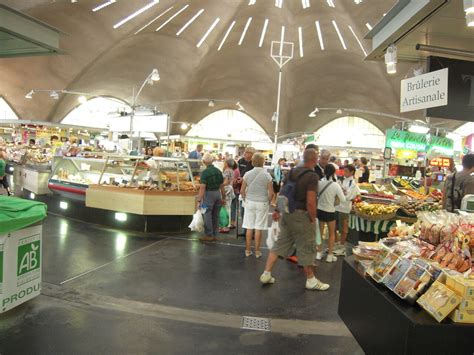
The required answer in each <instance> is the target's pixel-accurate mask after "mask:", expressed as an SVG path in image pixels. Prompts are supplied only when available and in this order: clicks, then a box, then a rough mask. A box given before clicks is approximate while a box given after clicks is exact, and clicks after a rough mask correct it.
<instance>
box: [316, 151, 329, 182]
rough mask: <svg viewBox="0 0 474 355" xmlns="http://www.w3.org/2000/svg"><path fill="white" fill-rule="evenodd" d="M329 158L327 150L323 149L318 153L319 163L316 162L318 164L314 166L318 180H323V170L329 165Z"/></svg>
mask: <svg viewBox="0 0 474 355" xmlns="http://www.w3.org/2000/svg"><path fill="white" fill-rule="evenodd" d="M330 157H331V152H330V151H329V150H327V149H323V150H321V152H320V153H319V161H318V164H317V165H316V167H315V168H314V171H315V172H316V174H318V176H319V180H321V179H323V178H324V176H325V174H324V169H325V168H326V166H327V165H328V164H329V158H330Z"/></svg>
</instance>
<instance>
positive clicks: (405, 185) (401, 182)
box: [393, 177, 412, 189]
mask: <svg viewBox="0 0 474 355" xmlns="http://www.w3.org/2000/svg"><path fill="white" fill-rule="evenodd" d="M393 184H394V185H395V187H396V188H399V189H400V188H401V189H411V188H412V187H411V185H410V182H409V181H408V180H405V179H402V178H401V177H396V178H394V179H393Z"/></svg>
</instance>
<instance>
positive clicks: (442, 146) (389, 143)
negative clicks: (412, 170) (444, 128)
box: [385, 129, 454, 156]
mask: <svg viewBox="0 0 474 355" xmlns="http://www.w3.org/2000/svg"><path fill="white" fill-rule="evenodd" d="M385 147H387V148H392V149H407V150H416V151H418V152H428V151H429V150H435V151H437V152H439V153H441V154H444V155H446V156H452V155H453V154H454V142H453V140H452V139H449V138H443V137H437V136H429V135H426V134H419V133H412V132H407V131H400V130H398V129H388V130H387V134H386V140H385Z"/></svg>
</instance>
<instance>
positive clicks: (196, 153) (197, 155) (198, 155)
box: [188, 144, 203, 176]
mask: <svg viewBox="0 0 474 355" xmlns="http://www.w3.org/2000/svg"><path fill="white" fill-rule="evenodd" d="M202 150H203V145H202V144H198V145H197V146H196V149H195V150H193V151H192V152H190V153H189V155H188V159H193V160H201V159H202ZM189 165H190V166H191V169H192V170H193V176H199V163H197V162H191V163H189Z"/></svg>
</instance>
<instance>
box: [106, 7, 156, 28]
mask: <svg viewBox="0 0 474 355" xmlns="http://www.w3.org/2000/svg"><path fill="white" fill-rule="evenodd" d="M159 2H160V0H153V1H152V2H151V3H149V4H148V5H146V6H143V7H142V8H141V9H139V10H137V11H135V12H134V13H133V14H131V15H128V16H127V17H125V18H124V19H123V20H121V21H119V22H117V23H116V24H115V25H114V29H117V28H119V27H120V26H122V25H123V24H125V23H127V22H128V21H130V20H132V19H134V18H135V17H137V16H138V15H140V14H141V13H143V12H145V11H146V10H149V9H151V8H152V7H153V6H155V5H158V3H159Z"/></svg>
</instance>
